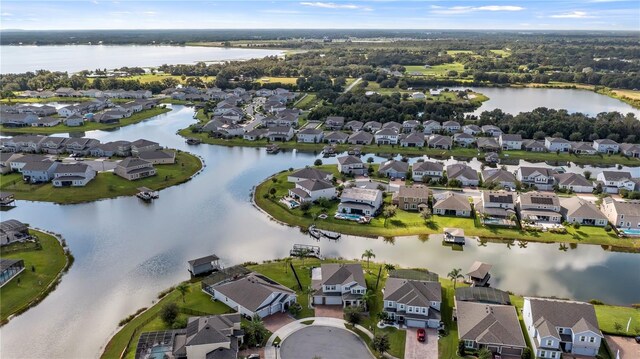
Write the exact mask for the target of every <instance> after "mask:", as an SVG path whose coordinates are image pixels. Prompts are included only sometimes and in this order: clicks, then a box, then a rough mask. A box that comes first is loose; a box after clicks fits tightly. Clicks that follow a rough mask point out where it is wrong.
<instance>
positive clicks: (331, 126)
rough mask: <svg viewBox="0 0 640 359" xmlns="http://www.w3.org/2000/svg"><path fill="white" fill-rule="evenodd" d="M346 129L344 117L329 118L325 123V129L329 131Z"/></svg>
mask: <svg viewBox="0 0 640 359" xmlns="http://www.w3.org/2000/svg"><path fill="white" fill-rule="evenodd" d="M342 127H344V117H342V116H329V117H327V119H326V120H325V121H324V128H326V129H327V130H341V129H342Z"/></svg>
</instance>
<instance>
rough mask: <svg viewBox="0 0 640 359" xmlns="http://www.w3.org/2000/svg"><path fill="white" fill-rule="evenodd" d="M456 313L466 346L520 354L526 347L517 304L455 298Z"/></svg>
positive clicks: (460, 334) (515, 354) (502, 353)
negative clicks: (479, 301) (515, 305)
mask: <svg viewBox="0 0 640 359" xmlns="http://www.w3.org/2000/svg"><path fill="white" fill-rule="evenodd" d="M455 315H456V320H457V322H458V339H459V340H461V341H463V342H464V346H465V348H467V349H472V350H479V349H482V348H487V349H488V350H489V351H491V352H492V353H495V354H500V355H503V356H511V357H518V358H519V357H520V356H521V355H522V352H523V350H524V348H526V347H527V344H526V342H525V339H524V334H523V333H522V328H521V327H520V322H519V321H518V313H517V312H516V308H515V307H514V306H511V305H501V304H489V303H478V302H474V301H461V300H457V299H456V301H455Z"/></svg>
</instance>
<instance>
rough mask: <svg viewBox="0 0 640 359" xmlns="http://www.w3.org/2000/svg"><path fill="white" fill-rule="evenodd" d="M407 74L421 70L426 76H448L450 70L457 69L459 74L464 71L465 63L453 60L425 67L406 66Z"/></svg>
mask: <svg viewBox="0 0 640 359" xmlns="http://www.w3.org/2000/svg"><path fill="white" fill-rule="evenodd" d="M405 68H406V70H407V72H406V73H407V74H410V73H412V72H420V73H422V74H423V75H425V76H435V77H447V72H448V71H451V70H453V71H457V72H458V74H460V73H461V72H463V71H464V65H463V64H462V63H461V62H453V63H450V64H442V65H434V66H431V67H429V68H425V67H424V65H413V66H405Z"/></svg>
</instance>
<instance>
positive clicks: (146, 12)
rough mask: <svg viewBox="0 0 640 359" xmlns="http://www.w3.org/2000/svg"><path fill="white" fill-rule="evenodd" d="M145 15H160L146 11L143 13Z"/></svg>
mask: <svg viewBox="0 0 640 359" xmlns="http://www.w3.org/2000/svg"><path fill="white" fill-rule="evenodd" d="M143 14H145V15H147V16H156V15H157V14H158V13H157V12H155V11H145V12H143Z"/></svg>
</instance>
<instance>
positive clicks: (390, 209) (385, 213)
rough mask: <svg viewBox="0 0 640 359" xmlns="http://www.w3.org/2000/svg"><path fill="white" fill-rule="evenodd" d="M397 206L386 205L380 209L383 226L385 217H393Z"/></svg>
mask: <svg viewBox="0 0 640 359" xmlns="http://www.w3.org/2000/svg"><path fill="white" fill-rule="evenodd" d="M397 210H398V206H395V205H388V206H385V207H384V209H383V210H382V217H384V226H385V227H386V226H387V219H389V218H392V217H395V215H396V211H397Z"/></svg>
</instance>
